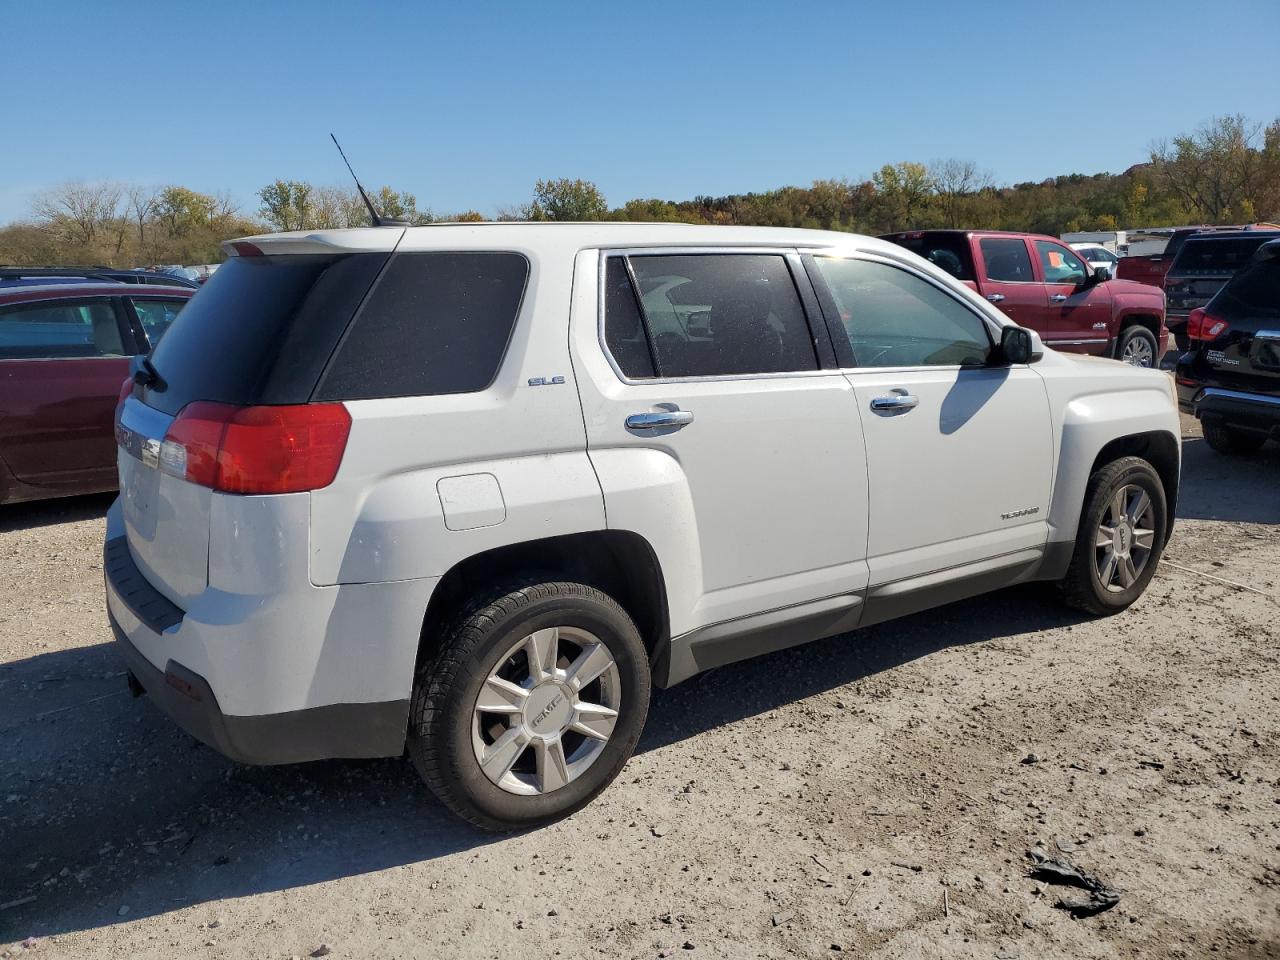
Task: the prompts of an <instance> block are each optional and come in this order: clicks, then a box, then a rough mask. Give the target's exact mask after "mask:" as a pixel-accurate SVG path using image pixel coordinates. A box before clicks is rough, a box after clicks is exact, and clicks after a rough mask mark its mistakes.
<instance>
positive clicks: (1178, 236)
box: [1115, 227, 1207, 289]
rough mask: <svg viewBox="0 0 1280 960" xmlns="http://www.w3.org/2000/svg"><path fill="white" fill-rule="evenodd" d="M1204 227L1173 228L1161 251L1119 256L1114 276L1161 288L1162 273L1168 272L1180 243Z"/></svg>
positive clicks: (1162, 283)
mask: <svg viewBox="0 0 1280 960" xmlns="http://www.w3.org/2000/svg"><path fill="white" fill-rule="evenodd" d="M1205 229H1207V228H1205V227H1186V228H1184V229H1182V230H1175V231H1174V232H1173V235H1172V236H1171V237H1170V238H1169V242H1168V243H1167V244H1166V245H1165V248H1164V251H1163V252H1161V253H1156V254H1148V255H1145V256H1140V257H1121V258H1120V261H1119V262H1118V263H1117V264H1116V273H1115V275H1116V277H1117V278H1118V279H1120V280H1132V281H1133V282H1135V283H1145V284H1149V285H1151V286H1155V287H1160V288H1161V289H1163V288H1164V275H1165V274H1166V273H1168V272H1169V265H1170V264H1171V263H1173V258H1174V257H1176V256H1177V255H1178V251H1179V250H1181V249H1182V245H1183V244H1184V243H1186V242H1187V238H1188V237H1193V236H1195V235H1196V234H1197V233H1200V232H1201V231H1202V230H1205Z"/></svg>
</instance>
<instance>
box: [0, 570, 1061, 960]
mask: <svg viewBox="0 0 1280 960" xmlns="http://www.w3.org/2000/svg"><path fill="white" fill-rule="evenodd" d="M992 607H998V608H999V610H1000V616H999V617H990V616H984V615H983V611H984V610H985V609H987V608H992ZM1075 619H1076V618H1075V615H1074V614H1072V613H1070V612H1069V611H1066V610H1065V609H1064V608H1062V607H1061V606H1060V605H1059V604H1057V603H1056V602H1054V600H1053V598H1049V597H1046V596H1045V595H1044V594H1043V592H1042V591H1041V590H1038V589H1035V588H1018V589H1014V590H1010V591H1005V592H1003V593H1001V594H998V595H994V596H991V597H987V598H981V599H977V600H971V601H966V602H964V603H961V604H956V605H953V606H950V607H946V608H943V609H941V610H938V611H933V612H931V613H927V614H921V615H918V616H915V617H911V618H909V619H906V620H902V621H899V622H897V623H893V624H883V625H880V626H877V627H873V628H870V629H868V630H865V631H862V632H859V633H855V634H849V635H845V636H842V637H835V638H832V639H830V640H825V641H822V642H820V643H817V644H811V645H808V646H805V647H801V648H795V649H792V650H786V651H782V652H780V653H777V654H773V655H771V656H768V657H763V658H760V659H757V660H753V661H748V662H745V663H740V664H735V665H733V666H729V667H724V668H721V669H720V670H717V671H714V672H713V673H710V674H707V675H705V676H703V677H700V678H698V679H696V680H693V681H690V682H689V683H687V684H684V685H682V686H680V687H677V688H675V689H673V690H669V691H658V692H656V694H655V697H654V701H653V705H652V709H651V712H650V722H649V725H648V728H647V730H646V733H645V736H644V738H643V739H642V741H641V744H640V748H639V749H640V752H641V753H643V752H645V751H649V750H654V749H659V748H661V747H664V746H666V745H668V744H671V743H674V742H677V741H680V740H683V739H686V738H688V737H694V736H697V735H698V734H699V733H701V732H702V731H704V730H707V729H710V728H712V727H716V726H719V725H721V724H725V723H731V722H733V721H735V720H739V719H741V718H743V717H746V716H751V715H754V714H757V713H761V712H765V711H768V710H772V709H774V708H776V707H779V706H782V705H783V704H786V703H789V702H791V701H795V700H799V699H803V698H805V697H808V696H811V695H813V694H815V693H819V692H822V691H825V690H829V689H832V688H834V687H838V686H841V685H843V684H846V683H850V682H853V681H856V680H859V679H861V678H863V677H867V676H871V675H874V674H877V673H880V672H882V671H885V670H888V669H891V668H892V667H895V666H898V665H899V664H902V663H906V662H909V661H912V660H916V659H919V658H920V657H924V656H928V655H929V654H930V653H933V652H935V651H937V650H939V649H942V648H944V647H948V646H953V645H957V644H968V643H976V642H981V641H984V640H989V639H992V638H993V637H997V636H1005V635H1009V634H1016V633H1021V632H1024V631H1028V630H1043V629H1048V628H1051V627H1056V626H1059V625H1062V624H1065V623H1071V622H1074V621H1075ZM124 682H125V681H124V675H123V666H122V664H121V662H120V660H119V659H118V657H117V655H116V652H115V651H114V649H112V647H111V645H110V644H101V645H99V646H94V647H88V648H80V649H75V650H66V651H59V652H57V653H49V654H43V655H41V656H37V657H32V658H30V659H28V660H24V661H20V662H18V663H15V664H10V665H8V666H6V667H5V668H4V669H3V673H0V737H2V738H3V740H4V743H5V744H6V749H5V754H6V756H5V758H4V761H3V764H2V766H0V797H3V798H6V802H3V803H0V892H3V899H4V901H5V902H12V901H15V900H19V901H20V900H23V899H25V898H26V897H35V899H34V900H31V901H29V902H26V903H19V904H17V905H15V906H11V907H9V908H8V909H5V910H2V911H0V937H12V938H17V937H22V936H27V935H35V936H48V935H51V934H57V933H65V932H69V931H74V930H84V929H92V928H94V927H99V926H103V925H106V924H109V923H114V922H118V921H119V919H120V916H119V914H118V911H119V909H120V908H121V907H122V906H126V905H127V906H128V908H129V909H128V911H127V914H126V915H127V916H128V917H129V918H136V917H140V916H149V915H154V914H160V913H165V912H167V911H170V910H174V909H177V908H179V907H181V906H185V905H191V904H197V903H202V902H213V901H217V900H222V899H224V898H228V897H242V896H247V895H252V894H255V893H260V892H264V891H271V890H281V889H290V888H294V887H300V886H306V885H309V884H314V883H320V882H323V881H326V880H333V879H336V878H340V877H346V876H353V875H356V874H362V873H367V872H370V871H378V870H383V869H386V868H388V867H394V866H398V865H401V864H406V863H415V862H420V861H424V860H430V859H433V858H436V857H440V856H443V855H445V854H449V853H453V852H457V851H462V850H467V849H469V848H472V847H476V846H479V845H482V844H486V843H491V842H495V841H497V842H500V839H501V838H494V837H491V836H488V835H485V834H481V833H478V832H476V831H474V830H472V829H470V828H469V827H467V826H465V825H464V824H462V823H460V822H459V821H457V820H454V819H453V818H452V817H451V816H450V815H448V814H447V813H446V812H445V811H444V810H443V809H442V808H441V807H440V806H439V805H438V804H437V803H436V802H435V801H434V800H433V799H432V797H431V796H430V794H429V793H428V792H427V790H426V788H425V787H423V786H422V785H421V784H420V783H419V781H418V779H417V777H416V775H415V774H414V772H413V770H412V768H411V766H410V765H409V764H408V763H407V762H406V761H402V760H385V761H362V762H355V761H353V762H340V761H332V762H324V763H314V764H305V765H298V766H290V767H240V766H236V765H235V764H232V763H230V762H229V761H227V760H224V759H223V758H222V757H221V756H219V755H218V754H216V753H215V752H214V751H213V750H211V749H209V748H207V747H205V746H203V745H201V744H199V743H197V742H196V741H194V740H192V739H191V738H190V737H188V736H187V735H186V734H184V733H182V732H181V731H179V730H178V729H177V728H176V727H175V726H174V725H173V724H172V723H171V722H170V721H169V720H168V719H167V718H165V717H163V716H162V715H161V714H160V713H159V712H158V711H157V710H155V709H154V708H153V707H152V706H151V705H150V704H149V703H147V702H146V701H145V700H143V701H137V702H135V701H133V700H132V698H130V696H129V695H128V694H127V692H125V690H124Z"/></svg>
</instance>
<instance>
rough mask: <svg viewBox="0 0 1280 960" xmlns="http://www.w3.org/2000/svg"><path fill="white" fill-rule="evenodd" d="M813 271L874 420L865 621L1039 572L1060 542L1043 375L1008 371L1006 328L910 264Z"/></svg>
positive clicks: (819, 265)
mask: <svg viewBox="0 0 1280 960" xmlns="http://www.w3.org/2000/svg"><path fill="white" fill-rule="evenodd" d="M806 262H807V265H809V267H810V269H811V271H812V272H813V275H814V282H815V286H816V287H817V289H818V293H819V297H820V300H821V302H822V306H823V310H824V313H826V315H827V316H828V320H829V326H830V328H831V335H832V337H833V339H834V340H835V341H836V343H835V346H836V354H837V356H838V357H839V358H840V361H841V363H842V364H843V366H844V367H845V368H846V371H845V372H846V375H847V377H848V380H849V383H850V384H851V385H852V386H853V388H854V393H855V396H856V399H857V406H858V412H859V415H860V416H861V418H862V431H863V436H864V438H865V443H866V451H867V471H868V477H869V487H868V491H869V492H868V496H869V506H870V510H869V516H870V520H869V529H868V539H867V563H868V568H869V583H870V589H869V592H868V600H867V608H866V611H865V613H864V622H870V621H871V620H876V619H884V618H887V617H890V616H897V615H899V614H901V613H904V612H909V611H910V610H911V609H917V608H921V607H924V606H931V605H933V604H934V603H936V602H942V601H945V600H948V599H955V598H956V597H958V596H961V595H964V594H965V593H968V592H977V591H978V590H980V589H988V588H990V587H992V586H996V585H999V584H1001V583H1003V582H1008V581H1011V580H1013V579H1016V577H1017V576H1019V575H1021V574H1023V573H1025V572H1026V571H1027V570H1028V569H1030V568H1031V567H1033V566H1034V564H1035V563H1036V562H1038V561H1039V559H1040V558H1041V555H1042V553H1043V547H1044V544H1045V541H1046V539H1047V533H1048V528H1047V524H1046V517H1047V515H1048V508H1049V488H1050V476H1051V468H1052V460H1053V449H1052V425H1051V422H1050V414H1049V404H1048V398H1047V394H1046V391H1045V388H1044V383H1043V381H1042V379H1041V378H1040V376H1039V375H1038V374H1037V373H1036V372H1035V371H1034V370H1032V369H1030V368H1029V367H1027V366H1025V365H1023V366H1011V365H1008V364H1003V363H999V362H998V354H997V353H996V352H995V346H994V340H993V332H994V330H993V327H994V325H993V324H992V323H991V322H990V321H989V320H987V319H985V318H984V317H983V316H981V314H980V311H979V310H978V309H977V308H976V307H975V306H971V305H969V304H968V303H966V302H965V301H964V299H963V295H962V294H960V293H958V292H956V291H954V290H952V289H950V288H948V287H947V286H946V285H945V284H944V283H943V282H941V281H939V280H938V279H936V278H933V277H930V276H929V275H927V274H925V273H923V272H919V271H917V270H916V269H914V268H913V267H912V266H910V265H908V264H905V263H900V262H898V261H896V259H895V260H891V259H888V258H882V257H878V256H874V255H871V254H865V255H861V256H859V257H856V258H851V257H834V256H815V257H812V258H809V259H807V261H806ZM833 321H834V322H833Z"/></svg>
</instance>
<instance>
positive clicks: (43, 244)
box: [0, 115, 1280, 266]
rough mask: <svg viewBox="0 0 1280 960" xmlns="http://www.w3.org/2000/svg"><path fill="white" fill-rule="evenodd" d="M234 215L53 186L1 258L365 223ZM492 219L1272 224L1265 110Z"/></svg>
mask: <svg viewBox="0 0 1280 960" xmlns="http://www.w3.org/2000/svg"><path fill="white" fill-rule="evenodd" d="M370 199H371V200H372V202H373V204H374V206H375V207H376V208H377V209H378V212H379V213H380V214H381V215H383V216H387V217H397V218H400V219H403V220H406V221H408V222H410V223H415V224H423V223H433V222H441V221H459V220H461V221H481V220H485V219H486V218H485V217H483V216H482V215H481V214H479V213H477V212H476V211H474V210H468V211H465V212H462V213H456V214H437V213H433V212H432V211H431V210H429V209H426V208H421V207H419V206H418V202H417V198H416V197H415V195H414V194H412V193H410V192H407V191H403V190H396V189H394V188H392V187H389V186H384V187H381V188H380V189H378V190H375V191H373V193H372V195H371V198H370ZM257 201H258V206H257V208H256V209H254V210H252V211H250V212H244V211H242V210H240V209H239V208H238V207H237V205H236V204H235V203H234V202H233V201H232V200H231V198H230V196H229V195H228V194H226V193H225V192H224V193H213V194H207V193H201V192H199V191H196V190H192V189H190V188H188V187H183V186H164V187H154V188H152V187H143V186H139V185H131V184H119V183H110V182H104V183H83V182H75V183H67V184H63V185H62V186H60V187H57V188H54V189H52V190H49V191H47V192H45V193H43V194H40V195H38V196H37V197H35V198H34V200H33V202H32V206H31V212H30V216H29V217H27V218H26V219H24V220H21V221H18V222H15V223H11V224H9V225H7V226H4V227H0V263H8V264H16V265H29V264H71V263H93V264H103V265H111V266H146V265H156V264H168V263H185V264H192V263H215V262H217V261H219V260H221V259H222V255H221V251H220V244H221V243H222V241H224V240H227V239H229V238H231V237H236V236H244V235H247V234H253V233H263V232H268V231H271V230H314V229H325V228H334V227H351V226H365V225H367V224H368V223H369V213H368V210H367V209H366V207H365V205H364V202H363V200H362V199H361V198H360V197H359V196H358V194H356V192H355V191H354V190H348V189H346V188H343V187H336V186H314V185H312V184H310V183H307V182H305V181H298V180H275V181H273V182H272V183H269V184H267V185H266V186H264V187H263V188H262V189H261V190H259V191H258V194H257ZM494 219H497V220H580V221H581V220H585V221H594V220H622V221H648V222H682V223H705V224H735V225H766V226H779V227H810V228H816V229H824V230H846V231H854V232H858V233H869V234H880V233H889V232H893V231H897V230H912V229H927V228H932V227H966V228H972V229H1001V230H1025V231H1031V232H1035V233H1047V234H1052V235H1055V236H1056V235H1059V234H1062V233H1065V232H1069V231H1077V230H1116V229H1122V228H1132V227H1156V226H1173V225H1180V224H1193V223H1249V222H1254V221H1258V220H1269V221H1277V220H1280V119H1276V120H1274V121H1272V122H1271V123H1270V124H1267V125H1265V126H1264V125H1263V124H1260V123H1252V122H1250V121H1249V120H1247V119H1246V118H1244V117H1243V116H1238V115H1237V116H1227V117H1215V118H1213V119H1212V120H1210V121H1208V122H1207V123H1205V124H1203V125H1202V126H1201V127H1200V128H1199V129H1197V130H1196V131H1194V132H1192V133H1187V134H1183V135H1180V136H1177V137H1174V138H1172V139H1170V140H1165V141H1160V142H1158V143H1156V144H1154V145H1153V146H1152V148H1151V151H1150V156H1149V157H1148V159H1147V161H1146V162H1143V163H1139V164H1136V165H1135V166H1133V167H1130V168H1129V169H1128V170H1126V171H1124V172H1123V173H1119V174H1111V173H1099V174H1092V175H1088V174H1078V173H1075V174H1069V175H1066V176H1060V177H1052V178H1050V179H1047V180H1042V181H1038V182H1028V183H1016V184H1012V185H999V184H996V183H995V182H994V178H993V177H992V175H991V174H990V173H989V172H988V171H986V170H984V169H983V168H982V167H981V166H980V165H979V164H978V163H976V162H975V161H971V160H960V159H943V160H935V161H933V162H931V163H919V162H915V161H903V162H900V163H893V164H886V165H885V166H883V167H881V168H880V169H879V170H877V171H876V172H875V173H873V174H872V175H871V176H870V177H867V178H865V179H860V180H856V179H855V180H851V179H847V178H844V179H830V180H817V181H814V182H813V183H812V184H811V185H809V186H808V187H780V188H778V189H776V190H769V191H765V192H762V193H745V194H731V195H728V196H722V197H712V196H698V197H694V198H693V199H691V200H664V199H634V200H628V201H627V202H625V203H624V204H622V205H621V206H619V207H611V206H610V205H609V203H608V202H607V200H606V199H605V197H604V195H603V194H602V193H601V191H600V190H599V188H598V187H597V186H596V185H595V184H594V183H592V182H591V181H589V180H582V179H569V178H561V179H547V180H538V181H537V182H536V183H535V185H534V189H533V196H532V198H531V199H530V200H529V201H527V202H525V203H520V204H517V205H514V206H511V207H507V208H503V209H501V210H499V211H498V213H497V215H496V217H495V218H494Z"/></svg>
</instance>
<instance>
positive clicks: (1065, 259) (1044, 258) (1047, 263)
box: [1035, 240, 1089, 284]
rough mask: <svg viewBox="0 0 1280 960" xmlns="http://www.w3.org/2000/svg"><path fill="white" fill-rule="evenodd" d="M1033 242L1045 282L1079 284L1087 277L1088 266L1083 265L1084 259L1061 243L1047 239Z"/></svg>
mask: <svg viewBox="0 0 1280 960" xmlns="http://www.w3.org/2000/svg"><path fill="white" fill-rule="evenodd" d="M1035 243H1036V255H1037V256H1038V257H1039V258H1040V269H1041V270H1042V271H1043V272H1044V282H1045V283H1073V284H1081V283H1084V282H1085V281H1086V280H1088V279H1089V268H1088V267H1086V266H1085V265H1084V261H1083V260H1081V259H1080V258H1079V257H1078V256H1076V255H1075V254H1074V253H1072V252H1071V251H1070V250H1068V249H1067V248H1066V247H1064V246H1062V244H1060V243H1051V242H1049V241H1048V240H1037V241H1036V242H1035Z"/></svg>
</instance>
